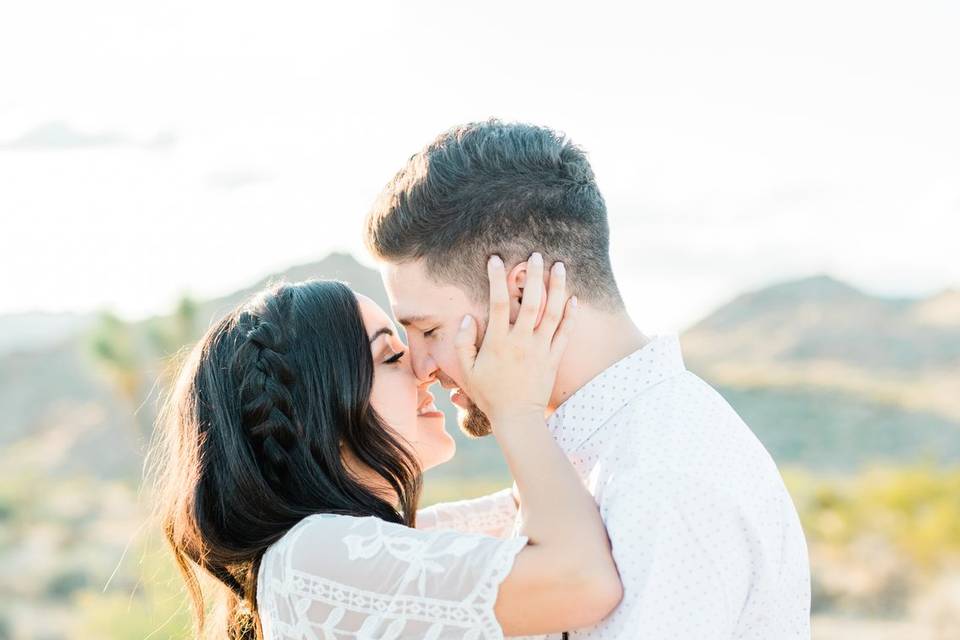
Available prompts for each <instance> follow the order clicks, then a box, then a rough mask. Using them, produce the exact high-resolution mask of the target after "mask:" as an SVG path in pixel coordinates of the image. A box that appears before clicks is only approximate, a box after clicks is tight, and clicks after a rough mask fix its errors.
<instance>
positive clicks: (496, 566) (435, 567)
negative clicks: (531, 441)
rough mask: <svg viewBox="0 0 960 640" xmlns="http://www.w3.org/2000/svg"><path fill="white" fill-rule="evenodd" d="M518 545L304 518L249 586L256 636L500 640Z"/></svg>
mask: <svg viewBox="0 0 960 640" xmlns="http://www.w3.org/2000/svg"><path fill="white" fill-rule="evenodd" d="M507 491H509V490H507ZM501 502H503V500H502V499H501ZM511 503H512V498H511ZM443 511H446V509H444V508H437V509H432V510H430V512H429V513H428V514H427V515H426V516H425V518H424V519H425V520H427V521H431V520H432V521H433V522H432V523H430V522H428V523H427V524H426V525H423V524H421V525H420V526H427V527H429V526H431V524H437V523H436V521H437V520H438V519H440V520H443V516H438V513H439V512H443ZM455 511H456V508H454V509H453V510H452V511H451V513H452V512H455ZM483 512H484V510H483V509H481V510H480V513H483ZM437 526H440V525H437ZM474 530H476V529H474ZM526 544H527V538H525V537H522V536H520V537H513V538H502V539H501V538H496V537H493V536H490V535H484V534H480V533H462V532H459V531H454V530H450V529H447V528H437V529H426V530H424V529H421V528H418V529H411V528H409V527H406V526H403V525H399V524H395V523H391V522H385V521H383V520H380V519H379V518H375V517H372V516H371V517H354V516H342V515H332V514H315V515H312V516H308V517H307V518H304V519H303V520H301V521H300V522H299V523H298V524H297V525H296V526H294V527H293V528H292V529H291V530H290V531H288V532H287V534H286V535H285V536H284V537H283V538H281V539H280V540H278V541H277V542H276V543H274V544H273V545H271V546H270V547H269V548H268V549H267V551H266V552H265V553H264V556H263V560H262V562H261V564H260V572H259V574H258V582H257V604H258V609H259V611H260V618H261V622H262V624H263V630H264V636H265V638H266V639H267V640H281V639H284V640H287V639H290V640H293V639H296V640H303V639H308V638H309V639H314V638H317V639H323V640H341V639H344V638H356V639H358V640H359V639H361V638H377V639H378V640H396V639H398V638H424V639H427V640H437V639H440V638H451V639H452V638H456V639H462V640H481V639H483V640H486V639H489V638H503V631H502V629H501V628H500V624H499V623H498V622H497V619H496V617H495V616H494V613H493V605H494V603H495V602H496V599H497V591H498V589H499V587H500V583H501V582H502V581H503V579H504V578H505V577H506V576H507V574H508V573H509V572H510V569H511V567H512V566H513V561H514V558H515V557H516V555H517V553H519V552H520V550H521V549H523V547H524V546H525V545H526Z"/></svg>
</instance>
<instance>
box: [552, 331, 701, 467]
mask: <svg viewBox="0 0 960 640" xmlns="http://www.w3.org/2000/svg"><path fill="white" fill-rule="evenodd" d="M685 370H686V367H685V366H684V364H683V356H682V354H681V351H680V340H679V337H678V336H677V335H675V334H670V335H665V336H656V337H653V338H652V339H651V340H650V342H648V343H647V344H645V345H644V346H643V347H641V348H640V349H637V350H636V351H634V352H633V353H631V354H630V355H628V356H626V357H624V358H622V359H620V360H618V361H617V362H615V363H613V364H612V365H610V366H609V367H607V368H606V369H604V370H603V371H601V372H600V373H599V374H598V375H597V376H595V377H594V378H592V379H590V381H589V382H587V383H586V384H585V385H583V386H582V387H580V388H579V389H577V390H576V391H575V392H574V393H573V395H571V396H570V397H569V398H567V399H566V400H565V401H564V402H563V404H561V405H560V406H559V407H557V410H556V411H554V412H553V415H551V416H550V418H549V419H548V420H547V426H548V428H549V429H550V432H551V433H552V434H553V437H554V439H556V441H557V443H558V444H559V445H560V447H561V448H562V449H563V450H564V452H566V453H572V452H574V451H576V450H577V448H578V447H579V446H580V445H581V444H583V442H584V441H586V439H587V438H589V437H590V436H591V435H593V434H594V433H595V432H596V431H597V430H598V429H600V427H602V426H603V425H604V424H606V422H607V421H608V420H610V418H612V417H613V415H614V414H616V413H617V412H618V411H620V409H622V408H623V407H624V405H626V404H627V403H628V402H630V400H632V399H633V398H635V397H637V396H638V395H640V394H641V393H643V392H644V391H645V390H647V389H649V388H650V387H652V386H653V385H655V384H657V383H659V382H662V381H664V380H666V379H667V378H670V377H672V376H674V375H676V374H678V373H681V372H683V371H685Z"/></svg>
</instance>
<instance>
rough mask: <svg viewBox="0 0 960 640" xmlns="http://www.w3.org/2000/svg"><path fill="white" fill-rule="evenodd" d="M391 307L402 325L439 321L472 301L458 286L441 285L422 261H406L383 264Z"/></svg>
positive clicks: (381, 268)
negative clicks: (427, 270) (429, 275)
mask: <svg viewBox="0 0 960 640" xmlns="http://www.w3.org/2000/svg"><path fill="white" fill-rule="evenodd" d="M380 272H381V275H382V276H383V281H384V285H385V286H386V289H387V296H388V297H389V299H390V310H391V311H392V313H393V317H394V318H396V320H397V323H398V324H400V325H402V326H405V327H406V326H409V325H412V324H419V325H423V324H429V323H432V322H438V321H439V320H441V319H442V317H444V316H446V315H449V313H451V312H453V311H454V310H456V312H458V313H459V312H460V311H461V309H460V307H461V306H462V305H463V304H464V303H469V301H468V300H467V298H466V294H465V293H464V292H463V291H462V290H461V289H460V288H459V287H458V286H456V285H454V284H452V283H450V284H440V283H438V282H436V281H435V280H433V279H432V278H429V277H428V276H427V274H426V272H425V271H424V267H423V263H422V261H421V260H414V261H410V262H406V263H402V264H391V263H382V264H381V265H380Z"/></svg>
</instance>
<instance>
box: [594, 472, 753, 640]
mask: <svg viewBox="0 0 960 640" xmlns="http://www.w3.org/2000/svg"><path fill="white" fill-rule="evenodd" d="M608 491H609V493H608V494H607V496H606V497H605V499H604V500H603V502H602V504H601V514H602V515H603V517H604V524H605V526H606V527H607V532H608V535H609V537H610V542H611V548H612V551H613V557H614V560H615V562H616V564H617V568H618V570H619V572H620V577H621V580H622V581H623V587H624V594H623V602H630V606H629V607H625V608H624V610H623V611H622V612H619V615H618V612H616V611H615V612H614V616H613V618H611V622H615V625H613V626H615V627H616V628H617V629H622V630H624V632H626V630H629V629H642V630H643V631H644V633H645V634H647V635H648V636H649V637H651V638H678V639H679V638H700V639H702V640H713V639H718V640H719V639H720V638H724V639H727V638H731V637H733V633H734V630H735V627H736V622H737V618H738V616H739V613H740V611H741V610H742V608H743V604H744V601H745V600H746V598H747V594H748V592H749V588H750V566H751V564H752V561H753V560H755V559H756V558H755V557H754V556H753V554H754V553H755V551H756V535H755V531H754V529H753V526H752V524H751V523H750V522H749V519H748V518H747V517H746V516H745V514H744V513H743V511H742V510H741V508H740V507H739V504H738V501H737V500H736V497H735V496H731V495H728V494H727V492H725V491H724V490H723V489H722V488H721V487H717V486H715V485H712V484H710V483H708V482H706V481H704V480H702V479H698V478H697V477H695V476H689V475H685V474H683V473H671V472H666V471H665V472H660V473H657V474H644V473H640V472H638V473H627V474H622V475H620V476H619V477H614V478H612V479H611V483H610V486H609V487H608ZM615 637H619V636H615Z"/></svg>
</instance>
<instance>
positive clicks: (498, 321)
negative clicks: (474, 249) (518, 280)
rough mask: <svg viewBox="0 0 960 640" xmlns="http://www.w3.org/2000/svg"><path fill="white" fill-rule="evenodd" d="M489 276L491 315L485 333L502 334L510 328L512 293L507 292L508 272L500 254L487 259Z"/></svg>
mask: <svg viewBox="0 0 960 640" xmlns="http://www.w3.org/2000/svg"><path fill="white" fill-rule="evenodd" d="M487 277H488V278H489V279H490V315H489V319H488V320H487V331H486V334H485V335H486V336H491V335H492V336H502V335H504V334H505V333H507V331H508V330H509V329H510V294H509V293H508V292H507V274H506V271H505V269H504V266H503V260H501V259H500V256H490V259H489V260H487ZM474 332H476V327H474ZM485 339H486V338H485Z"/></svg>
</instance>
